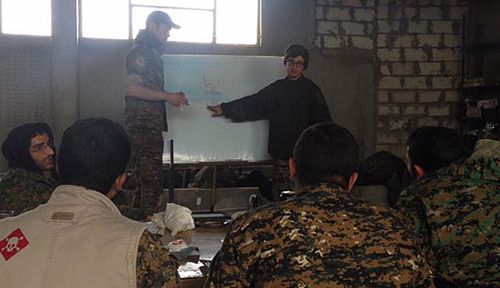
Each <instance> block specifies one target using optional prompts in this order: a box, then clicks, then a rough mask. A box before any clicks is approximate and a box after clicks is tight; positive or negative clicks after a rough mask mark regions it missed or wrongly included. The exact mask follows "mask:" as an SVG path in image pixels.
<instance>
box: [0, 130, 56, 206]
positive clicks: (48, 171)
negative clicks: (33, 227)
mask: <svg viewBox="0 0 500 288" xmlns="http://www.w3.org/2000/svg"><path fill="white" fill-rule="evenodd" d="M2 154H3V156H4V157H5V159H7V162H8V165H9V168H8V171H7V174H6V175H5V177H3V178H2V180H1V181H0V210H2V211H14V214H15V215H17V214H21V213H23V212H25V211H28V210H31V209H33V208H35V207H36V206H38V205H40V204H43V203H46V202H47V200H49V197H50V194H51V193H52V191H53V190H54V188H55V187H56V186H57V180H56V178H57V176H56V172H55V171H56V170H55V168H54V167H55V165H54V161H55V156H54V154H55V148H54V137H53V136H52V130H50V127H49V126H48V125H47V124H45V123H42V122H33V123H26V124H24V125H21V126H19V127H16V128H14V129H13V130H12V131H10V133H9V135H8V136H7V138H6V139H5V141H4V142H3V144H2Z"/></svg>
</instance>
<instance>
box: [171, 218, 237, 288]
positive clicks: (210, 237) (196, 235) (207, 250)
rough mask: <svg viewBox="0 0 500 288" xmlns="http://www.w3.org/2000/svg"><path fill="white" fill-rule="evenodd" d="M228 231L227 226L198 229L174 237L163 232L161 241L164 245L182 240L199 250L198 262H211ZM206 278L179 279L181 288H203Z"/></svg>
mask: <svg viewBox="0 0 500 288" xmlns="http://www.w3.org/2000/svg"><path fill="white" fill-rule="evenodd" d="M227 231H228V226H226V227H221V228H200V227H197V228H195V229H193V230H189V231H185V232H179V233H177V235H175V237H172V236H171V235H170V231H167V232H165V234H164V235H163V236H162V238H161V241H162V242H163V243H164V244H165V245H166V244H167V243H169V242H170V241H173V240H175V239H182V240H184V241H185V242H186V244H187V245H188V246H192V247H198V248H199V249H200V260H201V261H202V262H206V261H208V262H209V261H212V260H213V258H214V257H215V254H217V252H219V250H220V248H221V247H222V242H223V241H224V237H225V236H226V234H227ZM206 276H207V275H204V276H203V277H201V278H181V286H182V287H183V288H195V287H203V284H204V283H205V280H206Z"/></svg>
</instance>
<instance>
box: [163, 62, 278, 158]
mask: <svg viewBox="0 0 500 288" xmlns="http://www.w3.org/2000/svg"><path fill="white" fill-rule="evenodd" d="M162 60H163V63H164V66H163V67H164V73H165V74H164V75H165V90H166V91H169V92H177V91H182V92H184V93H185V94H186V96H187V98H188V101H189V106H184V107H182V108H176V107H173V106H170V105H169V104H166V106H167V121H168V132H167V133H166V134H164V141H165V145H164V146H163V147H164V153H163V162H169V161H170V160H169V159H170V154H169V153H170V152H169V150H170V148H169V141H170V139H174V161H175V162H176V163H194V162H204V161H231V160H244V161H260V160H267V159H270V158H271V157H270V156H269V154H268V153H267V141H268V134H269V124H268V121H267V120H261V121H252V122H242V123H235V122H232V121H231V120H228V119H226V118H225V117H211V112H210V111H208V110H207V109H206V106H207V105H215V104H220V103H221V102H228V101H231V100H234V99H238V98H241V97H244V96H247V95H250V94H254V93H256V92H257V91H259V90H260V89H262V88H264V87H265V86H267V85H269V84H270V83H272V82H274V81H276V80H278V79H280V78H284V77H285V67H284V65H283V59H282V58H281V57H274V56H226V55H224V56H222V55H178V54H177V55H163V56H162Z"/></svg>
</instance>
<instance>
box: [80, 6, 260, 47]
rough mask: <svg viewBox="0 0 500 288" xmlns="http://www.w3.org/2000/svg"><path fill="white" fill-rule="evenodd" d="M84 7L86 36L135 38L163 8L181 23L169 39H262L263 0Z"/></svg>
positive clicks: (223, 41) (247, 41)
mask: <svg viewBox="0 0 500 288" xmlns="http://www.w3.org/2000/svg"><path fill="white" fill-rule="evenodd" d="M81 7H82V14H81V15H82V17H81V18H82V22H81V23H82V36H83V37H89V38H111V39H128V38H134V37H135V35H137V33H138V32H139V30H140V29H144V26H145V22H146V18H147V16H148V14H149V13H151V12H152V11H154V10H162V11H165V12H167V13H168V14H169V15H170V17H172V20H173V21H174V22H175V23H176V24H178V25H180V26H181V29H179V30H176V29H172V31H171V32H170V38H169V41H177V42H191V43H217V44H245V45H256V44H258V43H259V37H260V0H107V1H101V0H81ZM109 11H112V13H110V12H109ZM129 21H131V22H130V23H129Z"/></svg>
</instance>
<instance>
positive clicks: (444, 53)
mask: <svg viewBox="0 0 500 288" xmlns="http://www.w3.org/2000/svg"><path fill="white" fill-rule="evenodd" d="M466 11H467V1H465V0H406V1H405V0H398V1H395V0H378V1H377V0H329V1H328V0H317V2H316V35H315V45H316V46H318V47H320V48H322V49H368V50H371V51H373V57H374V59H375V61H374V63H375V65H377V67H376V71H377V73H376V75H374V78H375V80H376V83H378V89H377V95H376V103H375V111H376V112H375V113H376V119H375V127H374V129H375V131H376V139H375V143H376V149H377V150H387V151H391V152H393V153H396V154H397V155H400V156H402V155H404V153H405V142H406V138H407V136H408V133H409V132H410V131H411V130H413V129H415V128H416V127H419V126H423V125H439V126H446V127H450V128H457V126H458V122H457V112H458V109H457V101H458V91H457V88H458V83H459V81H460V79H459V74H460V59H461V53H462V49H461V41H462V40H461V29H462V24H461V19H462V15H463V14H464V13H465V12H466Z"/></svg>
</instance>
